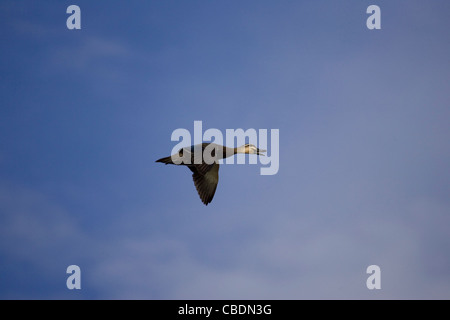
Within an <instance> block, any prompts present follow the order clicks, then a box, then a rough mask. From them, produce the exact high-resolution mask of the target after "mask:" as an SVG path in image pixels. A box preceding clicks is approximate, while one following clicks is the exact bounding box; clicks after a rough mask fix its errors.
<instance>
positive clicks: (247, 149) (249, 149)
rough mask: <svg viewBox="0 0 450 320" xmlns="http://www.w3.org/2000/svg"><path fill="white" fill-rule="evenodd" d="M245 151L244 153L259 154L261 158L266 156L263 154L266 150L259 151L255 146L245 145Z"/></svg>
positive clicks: (243, 147)
mask: <svg viewBox="0 0 450 320" xmlns="http://www.w3.org/2000/svg"><path fill="white" fill-rule="evenodd" d="M241 148H242V149H243V150H244V153H248V154H258V155H260V156H265V154H263V153H262V152H266V150H263V149H259V148H257V147H256V146H255V145H253V144H245V145H243V146H242V147H241Z"/></svg>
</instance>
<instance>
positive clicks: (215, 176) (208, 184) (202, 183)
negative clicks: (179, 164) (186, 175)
mask: <svg viewBox="0 0 450 320" xmlns="http://www.w3.org/2000/svg"><path fill="white" fill-rule="evenodd" d="M201 166H202V165H197V166H192V167H189V169H191V170H192V172H194V173H193V175H192V179H193V180H194V184H195V188H196V189H197V192H198V195H199V196H200V199H201V200H202V202H203V203H204V204H205V205H208V203H210V202H211V201H212V199H213V198H214V194H215V193H216V188H217V183H219V164H218V163H214V164H212V165H209V167H210V168H209V170H208V171H206V172H205V173H202V171H201V170H200V169H201ZM197 168H198V169H197Z"/></svg>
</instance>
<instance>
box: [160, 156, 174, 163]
mask: <svg viewBox="0 0 450 320" xmlns="http://www.w3.org/2000/svg"><path fill="white" fill-rule="evenodd" d="M155 162H162V163H164V164H175V163H173V161H172V157H165V158H161V159H158V160H156V161H155Z"/></svg>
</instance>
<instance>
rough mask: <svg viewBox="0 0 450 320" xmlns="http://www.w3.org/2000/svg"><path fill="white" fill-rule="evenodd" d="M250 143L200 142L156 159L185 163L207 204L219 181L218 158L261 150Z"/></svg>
mask: <svg viewBox="0 0 450 320" xmlns="http://www.w3.org/2000/svg"><path fill="white" fill-rule="evenodd" d="M265 151H266V150H260V149H258V148H257V147H255V146H254V145H252V144H246V145H243V146H241V147H238V148H228V147H225V146H222V145H218V144H215V143H202V144H201V145H195V146H191V147H189V148H183V149H180V150H179V151H178V153H176V154H173V155H171V156H170V157H165V158H161V159H158V160H156V162H162V163H165V164H175V165H185V166H187V167H188V168H189V169H190V170H191V171H192V172H193V173H192V178H193V180H194V185H195V188H196V189H197V192H198V195H199V196H200V199H201V200H202V202H203V203H204V204H205V205H208V203H210V202H211V201H212V199H213V197H214V194H215V192H216V188H217V184H218V183H219V163H218V161H219V160H220V159H225V158H228V157H231V156H233V155H235V154H237V153H247V154H258V155H263V154H262V152H265Z"/></svg>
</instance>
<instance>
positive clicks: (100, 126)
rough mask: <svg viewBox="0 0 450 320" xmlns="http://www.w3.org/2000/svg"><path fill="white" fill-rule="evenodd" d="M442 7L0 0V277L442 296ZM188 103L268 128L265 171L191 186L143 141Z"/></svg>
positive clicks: (91, 285)
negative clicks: (76, 21) (209, 197)
mask: <svg viewBox="0 0 450 320" xmlns="http://www.w3.org/2000/svg"><path fill="white" fill-rule="evenodd" d="M71 4H77V5H79V6H80V8H81V26H82V29H81V30H68V29H67V28H66V19H67V17H68V16H69V15H68V14H66V8H67V7H68V6H69V5H71ZM371 4H377V5H379V6H380V8H381V30H368V29H367V27H366V19H367V17H368V16H369V15H368V14H366V8H367V7H368V6H369V5H371ZM449 12H450V4H449V3H448V1H424V0H420V1H419V0H417V1H395V2H392V1H375V2H374V1H350V0H348V1H347V0H345V1H343V0H341V1H325V0H324V1H145V2H144V1H126V2H125V1H96V2H95V3H94V2H92V1H76V2H68V1H58V2H55V1H39V2H37V1H8V0H4V1H2V2H1V3H0V43H1V51H0V52H1V54H0V57H1V59H0V137H1V139H0V298H2V299H448V298H449V297H450V255H449V252H450V238H449V234H450V201H449V192H450V185H449V181H450V173H449V163H450V148H449V141H450V139H449V138H450V129H449V125H448V121H449V118H450V108H449V107H450V90H449V83H450V64H449V59H448V57H449V56H450V41H449V30H448V13H449ZM195 120H201V121H202V122H203V128H204V130H206V129H208V128H217V129H220V130H223V131H224V132H225V130H226V129H237V128H243V129H248V128H255V129H279V132H280V168H279V172H278V173H277V174H276V175H273V176H262V175H260V174H259V171H260V165H258V164H257V165H255V164H253V165H248V164H247V165H224V166H221V169H220V172H219V175H220V182H219V186H218V189H217V192H216V195H215V197H214V200H213V202H212V203H211V204H210V205H208V206H207V207H206V206H204V205H203V204H202V203H201V201H200V199H199V197H198V195H197V193H196V191H195V188H194V185H193V182H192V178H191V173H190V171H189V170H187V169H186V168H180V167H172V166H164V165H162V164H159V163H155V162H154V161H155V160H156V159H159V158H161V157H164V156H168V155H169V154H170V151H171V150H172V147H173V146H174V145H175V143H176V142H173V141H171V139H170V137H171V134H172V132H173V130H175V129H177V128H186V129H188V130H193V125H194V121H195ZM269 152H270V150H269ZM72 264H76V265H78V266H80V268H81V286H82V289H81V290H68V289H67V288H66V279H67V277H68V275H67V274H66V268H67V267H68V266H69V265H72ZM373 264H376V265H378V266H380V268H381V286H382V289H381V290H368V289H367V288H366V279H367V277H368V275H367V274H366V268H367V267H368V266H369V265H373Z"/></svg>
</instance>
